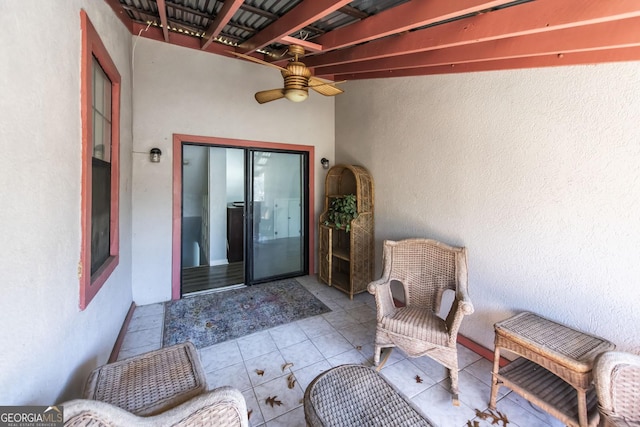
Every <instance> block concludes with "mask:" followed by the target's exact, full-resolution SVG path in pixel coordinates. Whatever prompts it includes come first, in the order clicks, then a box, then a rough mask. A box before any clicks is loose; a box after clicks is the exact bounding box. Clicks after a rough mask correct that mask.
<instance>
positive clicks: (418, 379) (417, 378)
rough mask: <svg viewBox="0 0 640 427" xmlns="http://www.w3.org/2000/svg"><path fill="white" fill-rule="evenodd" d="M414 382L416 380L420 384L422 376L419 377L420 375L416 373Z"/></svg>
mask: <svg viewBox="0 0 640 427" xmlns="http://www.w3.org/2000/svg"><path fill="white" fill-rule="evenodd" d="M416 382H417V383H418V384H421V383H422V378H420V375H416Z"/></svg>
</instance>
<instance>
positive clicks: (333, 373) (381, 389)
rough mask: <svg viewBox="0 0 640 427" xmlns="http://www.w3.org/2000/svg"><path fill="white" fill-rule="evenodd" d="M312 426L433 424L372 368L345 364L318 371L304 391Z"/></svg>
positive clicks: (429, 426)
mask: <svg viewBox="0 0 640 427" xmlns="http://www.w3.org/2000/svg"><path fill="white" fill-rule="evenodd" d="M304 416H305V419H306V421H307V426H310V427H352V426H367V427H400V426H402V427H434V426H433V425H432V424H431V423H430V422H429V421H427V420H426V419H424V418H423V417H422V415H420V413H419V412H418V411H417V410H416V409H415V408H414V407H413V406H412V405H411V403H409V401H407V400H405V399H404V398H403V397H402V396H401V395H400V393H398V392H397V391H396V390H395V389H394V388H393V387H392V386H391V385H390V384H389V383H388V382H387V381H386V380H385V379H384V378H383V377H382V376H381V375H380V374H378V373H377V372H376V371H375V370H374V369H373V368H369V367H366V366H363V365H342V366H337V367H335V368H332V369H329V370H328V371H326V372H323V373H322V374H320V375H318V376H317V377H316V378H315V379H314V380H313V381H312V382H311V384H309V386H308V387H307V389H306V391H305V393H304Z"/></svg>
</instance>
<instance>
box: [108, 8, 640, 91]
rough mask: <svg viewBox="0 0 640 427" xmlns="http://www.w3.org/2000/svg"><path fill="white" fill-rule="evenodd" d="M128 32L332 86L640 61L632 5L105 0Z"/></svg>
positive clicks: (639, 30)
mask: <svg viewBox="0 0 640 427" xmlns="http://www.w3.org/2000/svg"><path fill="white" fill-rule="evenodd" d="M105 1H106V2H107V3H108V4H109V5H110V6H111V7H112V8H113V10H114V11H115V13H116V14H117V15H118V16H119V17H120V19H121V20H122V22H123V23H124V24H125V26H126V27H127V28H128V29H129V31H131V33H132V34H139V35H140V36H141V37H147V38H150V39H155V40H159V41H162V42H165V43H171V44H175V45H179V46H183V47H186V48H192V49H200V50H203V51H206V52H211V53H212V54H219V55H227V56H231V55H230V54H229V53H228V51H230V50H234V51H236V52H239V53H243V54H249V55H252V56H255V57H257V58H260V59H263V60H265V61H268V62H273V63H275V64H278V65H282V64H284V62H285V61H286V60H287V56H286V55H284V51H285V50H286V47H287V45H289V44H300V45H302V46H304V47H305V49H306V50H307V56H306V57H305V59H304V62H305V64H306V65H307V66H308V67H309V68H310V69H312V72H313V73H314V74H315V75H316V76H319V77H326V78H330V79H334V80H357V79H367V78H381V77H395V76H417V75H428V74H443V73H459V72H472V71H488V70H501V69H513V68H533V67H548V66H560V65H575V64H592V63H600V62H615V61H633V60H640V1H638V0H533V1H531V0H516V1H514V0H457V1H443V0H409V1H407V0H355V1H349V0H244V1H243V0H224V1H216V0H105Z"/></svg>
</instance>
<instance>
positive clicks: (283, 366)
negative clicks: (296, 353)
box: [282, 362, 293, 372]
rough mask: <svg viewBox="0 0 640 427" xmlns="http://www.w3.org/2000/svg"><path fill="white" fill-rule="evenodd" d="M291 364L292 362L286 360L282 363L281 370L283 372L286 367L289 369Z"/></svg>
mask: <svg viewBox="0 0 640 427" xmlns="http://www.w3.org/2000/svg"><path fill="white" fill-rule="evenodd" d="M292 366H293V363H290V362H287V363H285V364H284V365H282V372H284V371H285V370H286V369H289V368H290V367H292Z"/></svg>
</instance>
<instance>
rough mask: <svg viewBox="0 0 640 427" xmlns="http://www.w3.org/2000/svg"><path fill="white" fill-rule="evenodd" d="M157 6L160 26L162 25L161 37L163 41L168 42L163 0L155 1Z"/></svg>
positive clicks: (165, 8)
mask: <svg viewBox="0 0 640 427" xmlns="http://www.w3.org/2000/svg"><path fill="white" fill-rule="evenodd" d="M156 3H157V5H158V15H159V16H160V25H162V35H163V37H164V41H166V42H168V41H169V21H168V20H167V4H166V3H165V2H164V0H156Z"/></svg>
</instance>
